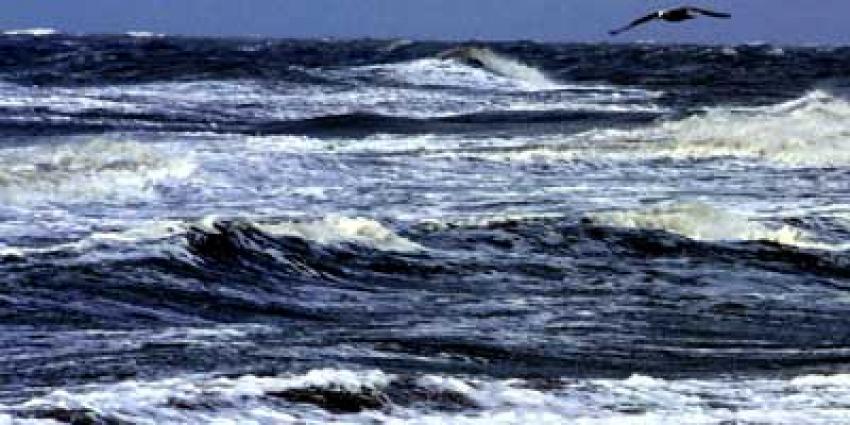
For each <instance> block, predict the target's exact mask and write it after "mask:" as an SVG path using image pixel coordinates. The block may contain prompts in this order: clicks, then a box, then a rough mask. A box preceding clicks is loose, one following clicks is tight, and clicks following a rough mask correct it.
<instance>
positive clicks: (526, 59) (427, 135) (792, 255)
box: [0, 31, 850, 424]
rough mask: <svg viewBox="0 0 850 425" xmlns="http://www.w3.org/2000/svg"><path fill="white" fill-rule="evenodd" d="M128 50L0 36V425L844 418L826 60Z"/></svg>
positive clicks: (834, 105)
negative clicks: (8, 424)
mask: <svg viewBox="0 0 850 425" xmlns="http://www.w3.org/2000/svg"><path fill="white" fill-rule="evenodd" d="M141 35H144V34H137V35H136V36H120V37H119V36H102V37H73V36H65V35H61V34H51V33H49V32H45V31H42V32H39V33H38V34H36V35H33V34H28V33H15V34H7V35H5V36H2V37H0V112H2V113H0V272H2V275H3V282H2V284H0V359H2V361H0V423H52V422H51V421H58V422H60V423H61V422H67V423H91V422H94V423H158V424H159V423H207V422H215V421H218V422H217V423H227V422H228V421H229V422H232V423H305V422H306V423H329V422H344V423H481V424H492V423H513V424H525V423H589V424H595V423H617V424H621V423H639V424H645V423H707V424H715V423H730V422H732V423H788V424H800V423H847V422H848V421H850V322H848V320H850V319H848V313H850V251H848V250H850V180H848V178H850V153H848V152H850V102H848V100H847V94H848V93H850V92H848V88H850V76H848V70H850V49H848V48H815V47H812V48H778V47H774V46H766V45H765V46H762V45H755V46H735V47H704V46H662V45H634V46H614V45H543V44H535V43H521V42H517V43H493V44H488V45H483V44H478V45H476V46H477V47H476V49H467V50H461V51H457V50H455V51H452V49H455V48H457V47H458V46H457V45H451V44H447V43H420V42H416V43H411V42H398V41H395V42H391V41H353V42H337V41H275V40H258V39H245V40H210V39H180V38H170V37H156V36H141ZM87 421H88V422H87Z"/></svg>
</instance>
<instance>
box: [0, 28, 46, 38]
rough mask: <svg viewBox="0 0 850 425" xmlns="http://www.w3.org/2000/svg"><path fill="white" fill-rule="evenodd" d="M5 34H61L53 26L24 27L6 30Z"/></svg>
mask: <svg viewBox="0 0 850 425" xmlns="http://www.w3.org/2000/svg"><path fill="white" fill-rule="evenodd" d="M3 34H4V35H31V36H33V37H43V36H48V35H56V34H59V31H58V30H56V29H53V28H24V29H17V30H5V31H3Z"/></svg>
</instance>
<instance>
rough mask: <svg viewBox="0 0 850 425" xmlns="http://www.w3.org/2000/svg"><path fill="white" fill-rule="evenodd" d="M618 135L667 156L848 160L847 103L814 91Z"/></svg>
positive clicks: (803, 162) (816, 162)
mask: <svg viewBox="0 0 850 425" xmlns="http://www.w3.org/2000/svg"><path fill="white" fill-rule="evenodd" d="M621 136H623V137H624V138H625V139H630V140H642V141H650V142H652V143H653V144H651V145H649V146H647V147H648V148H649V149H648V150H649V151H650V152H651V151H657V152H658V153H660V154H664V155H669V156H672V157H684V158H706V157H724V156H731V157H745V158H746V157H749V158H756V159H761V160H766V161H770V162H774V163H778V164H786V165H792V166H844V165H848V164H850V103H848V102H847V101H846V100H844V99H841V98H838V97H835V96H833V95H830V94H829V93H826V92H823V91H814V92H811V93H809V94H807V95H806V96H804V97H802V98H799V99H795V100H793V101H789V102H786V103H782V104H779V105H774V106H768V107H760V108H714V109H710V110H709V111H708V112H707V113H705V114H703V115H697V116H693V117H690V118H686V119H684V120H680V121H669V122H665V123H663V124H661V125H659V126H657V127H653V128H649V129H644V130H636V131H633V132H627V133H625V134H621ZM656 143H657V144H660V146H658V145H654V144H656Z"/></svg>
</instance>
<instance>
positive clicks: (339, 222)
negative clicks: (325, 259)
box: [258, 216, 425, 252]
mask: <svg viewBox="0 0 850 425" xmlns="http://www.w3.org/2000/svg"><path fill="white" fill-rule="evenodd" d="M258 227H259V228H260V229H261V230H263V231H265V232H268V233H269V234H272V235H275V236H281V235H283V236H296V237H299V238H302V239H305V240H309V241H313V242H317V243H319V244H322V245H333V244H338V243H341V242H345V243H355V244H358V245H362V246H367V247H369V248H373V249H380V250H385V251H399V252H415V251H421V250H423V249H425V248H423V247H422V246H421V245H419V244H417V243H415V242H411V241H410V240H409V239H405V238H403V237H401V236H399V235H397V234H396V233H394V232H393V231H392V230H390V229H388V228H386V227H384V226H383V225H382V224H381V223H379V222H377V221H374V220H370V219H367V218H362V217H355V218H348V217H339V216H333V217H326V218H324V219H322V220H318V221H307V222H303V221H302V222H292V221H288V222H281V223H275V224H260V225H258Z"/></svg>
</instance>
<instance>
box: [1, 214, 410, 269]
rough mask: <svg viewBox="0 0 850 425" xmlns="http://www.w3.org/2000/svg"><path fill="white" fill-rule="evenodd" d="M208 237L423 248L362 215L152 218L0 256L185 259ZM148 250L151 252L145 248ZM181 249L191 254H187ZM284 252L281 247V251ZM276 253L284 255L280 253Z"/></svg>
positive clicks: (9, 249) (5, 250) (243, 244)
mask: <svg viewBox="0 0 850 425" xmlns="http://www.w3.org/2000/svg"><path fill="white" fill-rule="evenodd" d="M211 237H232V238H233V239H232V240H230V242H229V243H232V244H234V245H236V246H237V249H241V250H244V251H245V252H246V253H251V252H254V251H258V250H259V251H262V252H265V253H269V252H272V250H269V249H265V248H263V249H259V248H258V245H257V244H255V243H253V242H252V238H254V239H257V240H264V239H268V238H271V239H280V238H296V239H299V240H301V241H304V242H306V243H312V244H318V245H321V246H326V247H343V246H345V245H353V246H358V247H361V248H368V249H372V250H380V251H387V252H397V253H415V252H420V251H424V250H425V249H426V248H425V247H423V246H422V245H419V244H418V243H416V242H413V241H411V240H409V239H407V238H405V237H402V236H400V235H398V234H397V233H396V232H394V231H393V230H391V229H389V228H388V227H386V226H384V225H383V224H382V223H380V222H378V221H376V220H371V219H368V218H363V217H344V216H327V217H324V218H321V219H313V220H310V219H295V220H270V219H267V218H266V219H256V220H250V219H247V218H239V219H223V218H220V217H217V216H212V215H211V216H207V217H204V218H202V219H199V220H191V221H181V220H156V221H150V222H141V223H134V225H132V226H130V227H127V228H125V229H121V230H111V231H93V232H90V233H89V234H88V235H86V236H84V237H82V238H80V239H78V240H75V241H70V242H62V243H59V244H55V245H45V246H39V247H23V246H18V247H16V246H0V257H3V256H12V257H26V256H28V255H42V254H59V253H64V254H76V255H80V257H78V258H77V260H78V261H82V262H87V263H94V264H97V263H99V262H102V261H115V260H128V259H132V258H146V257H150V256H151V255H154V256H162V255H170V256H175V257H178V258H184V259H186V258H188V259H190V260H192V261H194V260H193V259H192V257H193V256H194V255H196V254H201V255H203V251H201V252H198V251H192V249H193V248H197V245H193V243H194V242H198V241H202V240H204V239H208V238H211ZM151 247H152V248H153V250H152V249H151ZM187 249H188V250H189V251H192V252H187ZM283 251H285V247H283ZM283 251H282V253H281V254H280V255H277V257H278V258H283V257H285V256H286V252H283Z"/></svg>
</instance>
